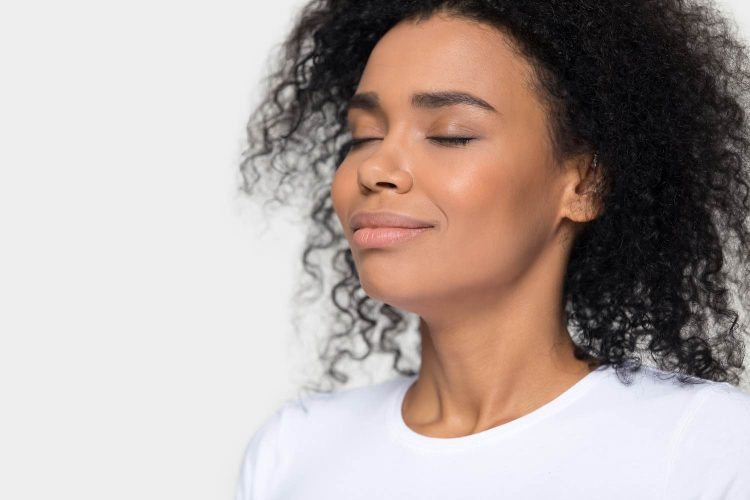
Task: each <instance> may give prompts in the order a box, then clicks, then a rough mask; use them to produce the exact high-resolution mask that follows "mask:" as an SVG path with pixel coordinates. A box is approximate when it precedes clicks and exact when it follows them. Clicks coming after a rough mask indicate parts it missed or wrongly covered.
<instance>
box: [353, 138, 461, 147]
mask: <svg viewBox="0 0 750 500" xmlns="http://www.w3.org/2000/svg"><path fill="white" fill-rule="evenodd" d="M377 139H378V137H365V138H361V139H351V140H350V141H349V142H348V143H347V147H348V149H354V148H356V147H357V146H359V145H361V144H363V143H365V142H367V141H374V140H377ZM428 139H430V140H431V141H435V142H438V143H441V144H448V145H450V146H449V147H455V146H466V145H467V144H468V143H469V142H470V141H473V140H474V139H475V137H428Z"/></svg>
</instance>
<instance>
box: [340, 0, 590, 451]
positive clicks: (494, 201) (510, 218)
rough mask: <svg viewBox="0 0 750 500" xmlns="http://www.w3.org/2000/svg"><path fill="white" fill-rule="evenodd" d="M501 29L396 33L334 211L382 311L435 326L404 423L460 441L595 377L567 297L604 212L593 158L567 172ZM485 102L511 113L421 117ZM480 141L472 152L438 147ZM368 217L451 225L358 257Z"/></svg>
mask: <svg viewBox="0 0 750 500" xmlns="http://www.w3.org/2000/svg"><path fill="white" fill-rule="evenodd" d="M509 40H510V39H509V38H507V37H506V35H505V34H503V33H502V32H501V31H499V30H497V29H496V28H493V27H491V26H488V25H485V24H481V23H477V22H474V21H469V20H465V19H462V18H458V17H451V16H450V15H447V14H444V13H440V14H437V15H434V16H432V17H431V18H430V19H428V20H426V21H423V22H421V23H415V22H414V21H404V22H401V23H399V24H398V25H396V26H395V27H394V28H393V29H391V30H390V31H389V32H388V33H386V34H385V36H384V37H383V38H382V39H381V40H380V41H379V42H378V44H377V45H376V47H375V48H374V50H373V51H372V53H371V55H370V57H369V59H368V62H367V65H366V67H365V69H364V73H363V75H362V77H361V80H360V82H359V85H358V87H357V94H359V93H364V92H375V93H377V95H378V97H379V103H380V105H381V109H377V110H367V109H361V108H359V107H353V108H352V109H350V111H349V115H348V118H349V125H350V129H351V132H352V137H353V138H375V139H374V140H371V141H368V142H365V143H364V144H361V145H360V146H358V147H356V148H354V149H353V150H351V151H350V153H349V154H348V156H347V157H346V159H345V160H344V161H343V163H342V164H341V165H340V166H339V168H338V170H337V172H336V174H335V176H334V179H333V182H332V190H331V197H332V202H333V206H334V209H335V211H336V214H337V216H338V218H339V220H340V222H341V225H342V226H343V228H344V233H345V235H346V238H347V240H348V242H349V245H350V247H351V248H352V253H353V257H354V260H355V264H356V266H357V270H358V273H359V276H360V281H361V285H362V288H363V290H364V291H365V293H367V295H368V296H370V297H372V298H375V299H377V300H380V301H383V302H385V303H387V304H390V305H392V306H394V307H397V308H399V309H401V310H404V311H410V312H413V313H416V314H418V315H419V317H420V327H419V331H420V336H421V340H422V343H421V360H422V362H421V367H420V370H419V376H418V378H417V380H416V381H415V382H414V384H413V385H412V386H411V387H410V388H409V390H408V391H407V393H406V395H405V398H404V402H403V406H402V416H403V419H404V422H405V423H406V425H407V426H408V427H410V428H411V429H412V430H414V431H415V432H417V433H419V434H423V435H426V436H432V437H459V436H466V435H469V434H474V433H477V432H481V431H483V430H486V429H489V428H492V427H495V426H498V425H501V424H503V423H505V422H509V421H511V420H514V419H516V418H519V417H521V416H523V415H526V414H528V413H530V412H531V411H533V410H535V409H537V408H539V407H541V406H543V405H545V404H546V403H548V402H550V401H551V400H553V399H555V398H556V397H557V396H559V395H560V394H561V393H563V392H564V391H566V390H567V389H569V388H570V387H571V386H573V385H574V384H576V383H577V382H578V381H580V380H581V379H582V378H583V377H584V376H586V375H588V374H589V373H590V370H591V369H590V368H589V367H588V366H587V365H586V364H585V363H584V362H583V361H578V360H576V359H575V357H574V356H573V343H572V340H571V337H570V335H569V332H568V330H567V327H566V323H567V322H566V318H565V312H564V308H563V304H562V284H563V276H564V273H565V268H566V263H567V260H568V256H569V254H570V248H571V244H572V242H573V238H574V236H575V234H576V232H577V231H578V230H579V229H580V227H581V226H582V225H583V224H585V223H586V222H587V221H589V220H591V219H592V218H594V217H595V216H596V215H597V213H598V211H597V207H596V206H595V204H594V202H593V201H592V198H591V197H590V196H588V193H589V192H590V187H591V186H592V185H594V184H595V179H594V176H595V175H596V174H595V172H596V171H593V170H592V169H591V168H589V166H590V164H591V159H592V157H591V154H587V155H581V156H579V157H575V158H570V159H567V160H565V161H564V163H562V164H556V163H555V162H554V159H553V156H552V149H551V143H550V141H549V137H548V132H547V117H546V114H545V109H544V107H543V105H542V101H541V100H540V98H539V96H538V95H537V94H536V93H535V92H534V90H533V89H532V87H531V86H530V85H529V83H528V82H530V81H532V79H531V78H532V77H531V75H532V73H531V66H529V64H528V63H527V61H526V60H525V59H524V58H523V57H522V56H520V55H518V54H517V53H515V52H514V51H513V50H512V47H511V46H510V45H509V44H508V41H509ZM438 90H451V91H462V92H468V93H470V94H472V95H474V96H477V97H479V98H481V99H483V100H484V101H486V102H487V103H489V104H490V105H491V106H492V107H494V108H495V110H496V112H492V111H488V110H485V109H482V108H479V107H476V106H470V105H466V104H454V105H449V106H443V107H439V108H434V109H425V108H419V107H414V106H412V104H411V103H410V99H409V98H410V96H411V95H412V94H413V93H415V92H425V91H438ZM441 136H442V137H446V136H448V137H451V136H452V137H456V136H461V137H474V138H475V139H474V140H472V141H470V142H468V143H467V144H466V145H449V144H445V143H443V144H441V143H438V142H435V141H434V140H431V139H430V138H431V137H441ZM356 210H390V211H395V212H400V213H405V214H408V215H411V216H413V217H416V218H418V219H422V220H427V221H430V222H432V223H434V224H435V227H434V228H431V229H428V230H427V231H425V232H424V233H422V234H421V235H420V236H418V237H417V238H415V239H412V240H410V241H408V242H405V243H401V244H399V245H396V246H393V247H389V248H375V249H361V248H358V247H357V246H356V245H355V244H354V243H353V237H352V231H351V229H350V227H349V218H350V217H351V215H352V213H353V212H355V211H356Z"/></svg>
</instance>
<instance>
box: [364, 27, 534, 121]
mask: <svg viewBox="0 0 750 500" xmlns="http://www.w3.org/2000/svg"><path fill="white" fill-rule="evenodd" d="M530 69H531V68H530V66H529V65H528V63H527V62H526V60H525V59H524V58H523V57H521V56H520V55H518V54H516V53H515V52H514V50H513V49H512V47H511V46H510V44H509V38H507V35H505V34H504V33H502V32H501V31H500V30H498V29H496V28H494V27H492V26H489V25H486V24H482V23H478V22H475V21H471V20H467V19H463V18H459V17H452V16H447V15H445V14H437V15H433V16H432V17H430V18H429V19H427V20H424V21H421V22H415V21H411V20H408V21H402V22H401V23H399V24H397V25H396V26H394V27H393V28H392V29H391V30H390V31H388V32H387V33H386V34H385V35H384V36H383V37H382V38H381V39H380V40H379V41H378V43H377V44H376V46H375V47H374V49H373V50H372V53H371V54H370V57H369V59H368V61H367V64H366V66H365V69H364V71H363V73H362V77H361V79H360V82H359V86H358V88H357V92H367V91H373V92H377V93H378V94H380V95H381V96H384V97H386V96H388V95H389V96H391V97H392V98H395V99H398V100H400V101H403V102H407V101H406V99H407V97H408V96H410V95H411V94H412V93H413V92H415V91H430V90H446V89H456V90H458V89H460V90H462V91H466V92H471V93H473V94H475V95H479V96H481V97H482V98H483V99H485V100H487V101H488V102H490V104H492V105H493V106H495V104H496V103H501V102H503V103H505V104H506V105H508V104H512V101H513V100H514V99H529V98H533V95H532V94H531V91H530V89H529V88H528V84H527V82H528V79H529V75H530ZM386 98H387V97H386ZM496 107H497V106H496Z"/></svg>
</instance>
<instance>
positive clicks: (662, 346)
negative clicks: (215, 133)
mask: <svg viewBox="0 0 750 500" xmlns="http://www.w3.org/2000/svg"><path fill="white" fill-rule="evenodd" d="M730 28H731V26H730V25H729V23H727V22H726V20H725V19H723V18H722V17H721V16H720V15H719V13H718V12H717V11H716V10H715V9H713V8H710V6H704V5H702V4H695V3H693V4H687V3H686V2H682V1H678V0H659V1H655V0H639V1H635V0H631V1H622V0H618V1H610V0H590V1H589V0H578V1H570V0H564V1H554V0H551V1H543V2H542V1H539V2H529V1H503V0H495V1H480V0H475V1H409V2H406V1H367V2H356V1H342V0H321V1H314V2H311V3H310V4H309V5H307V7H306V8H305V9H304V12H303V13H302V16H301V18H300V19H299V20H298V22H297V24H296V27H295V29H294V31H293V33H292V34H291V36H290V38H289V40H288V41H287V43H286V44H285V49H286V51H285V54H284V58H283V61H285V63H286V64H285V65H284V66H283V67H282V68H281V69H279V70H278V71H277V72H276V73H275V75H274V76H275V77H276V80H274V81H273V86H272V88H271V91H270V92H269V95H268V97H267V99H266V100H265V101H264V103H263V104H262V105H261V106H260V107H259V108H258V110H257V112H256V113H255V114H254V117H253V120H252V121H251V123H250V126H249V127H248V130H249V132H250V146H251V147H250V151H249V154H248V156H247V159H246V161H245V162H244V163H243V165H242V167H243V173H244V174H245V176H246V180H247V187H248V192H250V191H251V190H250V189H249V188H251V187H257V186H259V184H258V181H259V180H265V179H268V178H269V175H271V174H274V173H278V172H281V173H282V174H283V177H282V178H281V183H280V184H278V187H277V189H281V188H287V192H286V194H287V195H288V194H289V190H288V189H289V188H296V189H298V191H299V192H300V193H301V194H302V195H303V196H306V197H308V199H309V198H310V196H311V195H312V194H314V193H318V194H317V195H316V196H312V198H313V199H314V200H315V201H316V203H315V210H314V211H313V219H314V221H315V227H317V228H319V229H321V231H320V234H317V235H313V236H312V237H311V239H310V241H309V242H308V243H309V246H308V248H307V249H306V251H305V256H304V259H305V260H304V261H305V263H306V264H309V262H308V261H307V258H308V256H309V254H310V253H311V252H312V251H321V250H328V251H331V253H333V262H332V265H331V266H330V267H331V268H332V269H335V270H337V271H339V272H341V273H342V275H343V277H342V279H341V280H340V281H339V282H338V283H336V284H335V286H334V289H333V290H332V293H331V297H332V299H333V301H334V304H335V306H336V307H337V308H338V310H339V312H340V313H341V314H340V316H339V318H340V319H342V320H345V324H346V328H345V331H344V332H343V333H336V334H334V335H332V336H331V342H329V345H328V347H330V345H333V344H334V343H335V342H337V343H338V349H337V350H336V352H335V354H333V355H332V356H331V355H328V356H329V358H328V359H332V363H331V365H330V367H329V370H328V375H330V376H331V377H333V378H335V379H336V380H340V379H341V376H340V373H339V372H337V371H336V370H335V367H334V365H335V364H336V363H337V362H338V361H340V359H341V358H342V355H348V356H349V357H354V358H355V359H363V358H364V357H366V356H367V355H368V354H370V353H371V352H373V351H374V352H381V353H391V354H393V355H394V368H395V369H396V371H397V372H398V374H397V376H395V377H394V378H392V379H390V380H387V381H385V382H381V383H379V384H374V385H370V386H364V387H358V388H353V389H352V388H349V389H346V390H343V391H338V392H322V393H320V394H314V395H310V396H306V397H305V398H303V399H301V400H299V401H288V402H286V403H285V404H284V405H283V406H282V407H280V408H279V409H278V410H277V411H276V412H275V414H274V415H273V416H271V417H270V418H268V419H267V420H266V421H265V422H264V424H263V425H262V426H261V427H260V428H259V429H257V431H256V432H255V434H254V436H253V437H252V439H251V440H250V443H249V445H248V447H247V450H246V454H245V457H244V460H243V463H242V469H241V477H240V480H239V484H238V490H237V498H238V500H250V499H253V500H271V499H273V500H277V499H282V498H283V499H292V498H294V499H297V498H305V499H323V498H325V499H334V498H341V499H343V498H347V499H349V498H357V499H376V498H377V499H414V498H424V499H458V498H462V499H463V498H471V499H485V498H486V499H489V498H514V499H518V498H533V499H541V498H555V499H573V498H577V499H581V498H592V499H593V498H597V499H598V498H617V499H634V498H638V499H651V498H653V499H687V498H696V499H697V498H700V499H719V498H722V499H732V500H739V499H748V498H750V395H748V394H746V393H745V392H743V391H742V390H740V388H738V387H737V384H738V383H739V377H740V375H741V372H742V368H743V359H744V343H743V341H742V335H743V334H745V332H746V330H745V329H744V325H743V324H742V323H739V322H738V318H739V315H738V313H737V311H736V310H735V309H733V308H732V304H731V303H730V300H731V299H732V298H733V295H731V294H730V291H732V290H731V287H730V284H735V285H742V284H744V283H743V281H744V280H743V279H745V278H746V277H747V276H748V262H747V256H748V254H749V252H748V249H750V247H749V246H748V242H749V241H750V238H748V236H749V235H750V233H749V228H748V226H747V221H748V214H750V206H749V205H748V200H747V198H748V196H747V192H748V151H749V146H750V135H749V132H748V126H747V119H746V115H745V108H743V103H744V102H746V101H744V99H745V98H747V97H748V95H749V93H748V89H749V88H750V85H749V82H750V71H749V70H748V57H747V51H746V48H745V47H744V46H743V45H742V44H740V43H739V42H738V41H737V39H736V38H734V36H733V34H732V33H731V29H730ZM290 90H291V92H289V91H290ZM280 165H281V168H279V166H280ZM276 193H278V191H276ZM276 199H277V200H280V198H278V197H277V198H276ZM334 219H335V220H337V221H338V224H340V229H339V228H338V227H336V224H335V223H334V222H333V220H334ZM730 234H731V235H733V237H731V238H730V236H729V235H730ZM326 235H327V236H329V237H328V238H327V239H324V238H322V237H321V236H326ZM730 257H732V258H734V260H733V261H731V262H729V259H730ZM306 269H308V271H309V267H306ZM342 269H343V271H342ZM732 273H734V279H732V278H733V274H732ZM316 276H319V274H317V275H316ZM341 291H344V292H346V291H348V292H349V293H348V296H347V295H346V294H341V293H340V292H341ZM365 295H366V296H365ZM735 295H736V297H737V298H738V299H739V300H740V302H739V307H740V309H741V310H745V311H746V310H747V307H748V304H747V301H746V300H745V301H742V299H747V294H746V292H745V290H744V289H743V288H742V287H741V286H740V287H739V289H738V290H737V293H736V294H735ZM347 298H348V299H349V303H348V304H346V303H345V302H344V301H345V299H347ZM399 311H404V312H405V313H406V314H413V315H414V316H413V317H414V318H417V321H418V325H417V330H418V335H419V341H420V342H419V349H420V366H419V369H418V372H416V371H414V370H409V369H402V368H400V367H399V366H398V361H399V359H400V358H401V355H402V349H401V348H400V347H399V346H398V345H397V343H396V340H397V337H398V338H402V337H404V336H405V335H407V333H406V330H407V327H408V322H407V321H406V316H405V315H404V314H401V313H400V312H399ZM383 319H384V320H385V323H384V324H381V325H380V336H379V338H376V337H375V335H376V334H375V329H376V328H375V327H376V326H377V324H378V322H379V321H380V320H383ZM342 323H344V321H342ZM363 324H364V325H363ZM358 326H359V328H358ZM357 339H361V340H362V342H363V343H364V344H365V345H366V347H367V352H366V354H365V355H364V356H360V357H358V358H357V356H356V354H355V353H353V352H352V350H351V349H350V348H348V347H344V346H346V345H349V346H351V343H352V341H353V340H357ZM347 341H348V342H349V344H346V342H347ZM326 352H327V351H326ZM325 355H326V353H323V356H324V357H325ZM644 355H646V356H647V358H648V359H649V360H652V361H654V365H653V366H643V365H641V361H642V359H643V357H644Z"/></svg>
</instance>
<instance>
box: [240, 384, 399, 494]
mask: <svg viewBox="0 0 750 500" xmlns="http://www.w3.org/2000/svg"><path fill="white" fill-rule="evenodd" d="M403 381H404V377H401V376H399V377H396V378H394V379H390V380H387V381H385V382H380V383H377V384H374V385H369V386H362V387H355V388H348V389H343V390H338V391H333V392H320V393H313V394H309V395H307V396H298V397H297V398H294V399H289V400H287V401H286V402H284V403H283V404H282V405H280V406H279V407H278V408H277V409H276V410H275V411H274V412H273V414H272V415H271V416H270V417H268V418H267V419H266V420H264V421H263V422H262V424H261V425H260V426H259V427H258V428H257V430H256V431H255V432H254V434H253V435H252V437H251V438H250V441H249V443H248V444H247V446H246V448H245V453H244V456H243V459H242V465H241V471H240V479H239V484H238V485H237V496H236V500H251V499H256V498H267V496H268V494H269V493H270V492H271V491H273V488H274V486H275V484H276V481H277V478H279V477H282V476H283V475H284V474H285V472H286V471H287V470H289V469H290V468H291V467H293V466H294V464H295V463H296V462H299V461H300V460H304V459H305V458H304V457H305V456H306V455H319V453H318V450H317V449H318V448H319V447H326V446H328V445H330V444H331V443H332V442H340V441H342V440H344V441H345V440H347V439H349V438H355V437H356V435H357V434H361V433H362V432H363V431H365V432H366V430H367V427H368V425H373V426H374V425H379V424H382V421H383V420H382V418H380V417H379V415H378V412H379V411H383V404H382V403H383V401H384V400H385V398H387V397H388V395H389V394H391V391H392V390H393V389H395V388H396V385H398V384H399V383H401V382H403Z"/></svg>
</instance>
